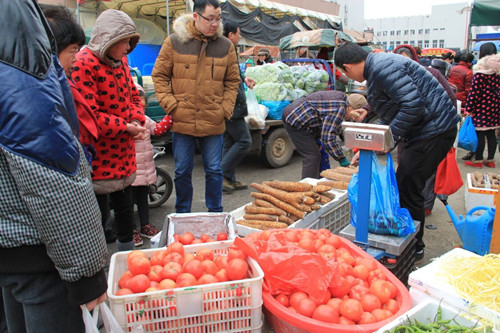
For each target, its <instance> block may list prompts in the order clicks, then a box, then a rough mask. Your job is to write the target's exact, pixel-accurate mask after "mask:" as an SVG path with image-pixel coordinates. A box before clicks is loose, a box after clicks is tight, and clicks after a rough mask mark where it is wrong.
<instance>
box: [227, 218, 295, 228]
mask: <svg viewBox="0 0 500 333" xmlns="http://www.w3.org/2000/svg"><path fill="white" fill-rule="evenodd" d="M236 223H238V224H242V223H245V224H246V225H249V226H252V227H253V228H256V227H257V226H262V227H268V228H276V229H283V228H286V227H288V224H286V223H283V222H270V221H259V220H238V221H236ZM257 228H258V227H257Z"/></svg>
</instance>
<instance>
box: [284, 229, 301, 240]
mask: <svg viewBox="0 0 500 333" xmlns="http://www.w3.org/2000/svg"><path fill="white" fill-rule="evenodd" d="M285 239H286V240H287V241H289V242H290V243H298V242H299V233H298V232H296V231H287V232H285Z"/></svg>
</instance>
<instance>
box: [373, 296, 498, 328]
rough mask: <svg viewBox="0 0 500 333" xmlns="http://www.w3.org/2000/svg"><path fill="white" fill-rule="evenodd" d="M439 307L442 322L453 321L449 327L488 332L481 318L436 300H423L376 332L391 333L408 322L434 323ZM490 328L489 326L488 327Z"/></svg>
mask: <svg viewBox="0 0 500 333" xmlns="http://www.w3.org/2000/svg"><path fill="white" fill-rule="evenodd" d="M439 307H441V314H442V317H441V319H442V320H448V319H453V320H454V321H452V322H451V323H450V325H462V326H466V327H468V328H474V329H478V330H479V329H480V328H483V330H484V332H488V330H487V328H486V325H483V323H482V322H481V318H476V317H474V316H472V315H471V314H468V313H465V312H463V311H460V310H458V309H456V308H454V307H452V306H450V305H447V304H445V303H440V302H439V301H436V300H424V301H423V302H422V303H420V304H418V305H417V306H415V307H414V308H412V309H411V310H410V311H408V312H406V313H404V314H402V315H401V316H399V317H398V318H396V319H395V320H393V321H392V322H390V323H389V324H387V325H385V326H383V327H381V328H380V329H379V330H378V331H377V332H378V333H385V332H392V331H393V329H395V328H396V327H398V326H400V325H408V324H409V323H410V322H411V323H415V321H418V322H419V323H421V324H429V323H432V322H434V321H435V318H436V315H437V312H438V309H439ZM490 328H491V326H490Z"/></svg>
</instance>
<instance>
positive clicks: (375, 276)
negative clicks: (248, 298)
mask: <svg viewBox="0 0 500 333" xmlns="http://www.w3.org/2000/svg"><path fill="white" fill-rule="evenodd" d="M273 233H280V234H281V235H279V236H280V237H279V238H275V239H279V240H280V242H281V243H282V244H281V245H283V246H289V247H290V246H298V247H300V248H302V249H304V250H306V251H308V252H311V253H312V254H317V255H320V256H321V257H323V258H324V259H325V260H326V261H328V262H329V263H333V262H336V263H337V265H335V264H332V265H331V267H338V272H337V273H336V274H335V275H334V277H333V278H332V279H331V281H330V282H329V284H328V289H327V290H326V295H325V297H324V298H323V299H324V300H325V301H323V302H318V300H317V298H314V300H313V298H312V297H310V296H309V295H308V294H307V293H306V292H304V291H303V290H295V292H292V293H290V292H288V293H280V294H277V295H274V297H275V299H276V300H277V301H278V302H279V303H281V305H283V306H285V307H287V308H288V309H289V310H290V311H292V312H294V313H298V314H300V315H303V316H306V317H310V318H313V319H317V320H320V321H324V322H329V323H335V324H342V325H357V324H371V323H376V322H379V321H382V320H385V319H387V318H389V317H392V316H393V315H394V314H396V313H397V312H398V311H399V308H400V304H399V302H398V301H397V300H396V295H397V293H398V289H397V287H396V286H395V285H394V284H393V283H392V282H390V281H389V280H388V279H387V276H386V275H385V273H384V271H383V270H381V269H380V268H379V267H378V264H377V262H376V260H375V259H373V258H372V257H368V256H361V255H357V254H353V252H352V251H349V250H348V247H347V246H346V245H345V244H344V243H343V242H344V241H343V240H342V239H341V238H340V237H339V236H337V235H334V234H332V233H330V231H329V230H327V229H320V230H306V229H305V230H300V229H295V230H294V229H289V230H279V231H276V230H275V231H264V232H262V233H259V234H255V235H250V238H258V239H259V241H260V242H261V241H262V240H264V241H266V240H269V238H270V237H271V235H272V234H273Z"/></svg>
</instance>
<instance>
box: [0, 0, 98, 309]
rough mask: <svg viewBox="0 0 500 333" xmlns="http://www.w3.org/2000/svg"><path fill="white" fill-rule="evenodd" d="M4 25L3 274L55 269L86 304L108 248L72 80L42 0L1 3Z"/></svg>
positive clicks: (0, 145)
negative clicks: (60, 58)
mask: <svg viewBox="0 0 500 333" xmlns="http://www.w3.org/2000/svg"><path fill="white" fill-rule="evenodd" d="M7 18H8V19H7ZM0 29H1V31H2V32H3V33H4V34H5V35H4V36H3V37H2V38H1V39H0V76H1V77H2V88H3V90H2V94H0V193H1V195H2V204H1V205H0V262H1V263H2V264H1V265H0V274H2V275H5V274H42V273H43V274H45V273H47V272H55V271H57V272H58V273H59V275H60V277H61V279H62V280H63V281H64V282H65V284H66V286H67V289H68V296H69V300H70V302H71V303H73V304H76V305H78V304H85V303H87V302H89V301H91V300H93V299H96V298H97V297H99V296H100V295H101V294H103V293H104V292H105V291H106V287H107V284H106V276H105V274H104V270H103V267H104V265H105V263H106V255H107V248H106V242H105V239H104V235H103V231H102V226H101V218H100V214H99V208H98V205H97V201H96V199H95V195H94V192H93V190H92V184H91V180H90V170H89V168H88V164H87V162H86V160H85V157H84V156H83V152H82V150H81V148H80V146H79V143H78V119H77V117H76V111H75V106H74V104H73V97H72V96H71V90H70V87H69V85H68V80H67V78H66V74H65V73H64V69H63V68H62V66H61V65H60V63H59V61H58V59H57V54H55V51H56V49H55V42H54V39H53V37H52V34H51V32H50V29H49V27H48V23H47V21H46V20H45V18H44V17H43V14H42V12H41V10H40V8H39V7H38V5H37V4H36V1H34V0H16V1H0ZM35 288H36V286H35ZM40 292H43V290H40Z"/></svg>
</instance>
